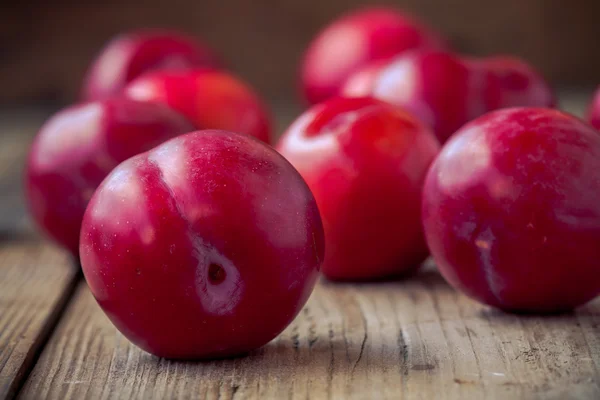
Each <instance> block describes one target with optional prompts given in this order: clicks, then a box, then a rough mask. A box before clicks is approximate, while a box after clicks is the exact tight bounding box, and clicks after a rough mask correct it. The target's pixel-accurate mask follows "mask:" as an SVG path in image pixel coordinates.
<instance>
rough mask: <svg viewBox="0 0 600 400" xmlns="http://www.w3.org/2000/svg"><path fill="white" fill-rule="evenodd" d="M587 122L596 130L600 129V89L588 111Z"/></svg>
mask: <svg viewBox="0 0 600 400" xmlns="http://www.w3.org/2000/svg"><path fill="white" fill-rule="evenodd" d="M586 119H587V121H588V122H589V123H590V124H591V125H592V126H593V127H594V128H596V129H600V87H598V88H597V89H596V92H595V93H594V96H593V98H592V101H591V102H590V105H589V106H588V109H587V115H586Z"/></svg>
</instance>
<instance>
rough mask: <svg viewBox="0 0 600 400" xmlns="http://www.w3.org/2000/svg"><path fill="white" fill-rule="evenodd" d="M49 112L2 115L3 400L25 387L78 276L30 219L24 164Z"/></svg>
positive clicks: (6, 112) (0, 388)
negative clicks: (40, 236)
mask: <svg viewBox="0 0 600 400" xmlns="http://www.w3.org/2000/svg"><path fill="white" fill-rule="evenodd" d="M47 114H48V111H47V110H26V111H23V110H3V111H2V112H1V113H0V132H1V135H2V136H1V139H0V399H4V398H11V397H13V396H14V395H15V394H16V392H17V391H18V389H19V388H20V387H21V386H22V384H23V383H24V381H25V379H26V378H27V374H28V373H29V371H30V370H31V368H32V367H33V364H34V362H35V361H36V358H37V357H38V356H39V353H40V351H41V349H42V347H43V345H44V343H45V342H46V341H47V339H48V337H49V336H50V333H51V330H52V328H54V326H55V325H56V322H57V320H58V317H59V314H60V312H61V310H62V309H63V308H64V305H65V304H66V301H67V299H68V298H69V296H70V294H72V292H73V289H74V287H75V283H76V281H77V277H78V275H79V272H78V269H77V268H73V267H72V266H71V260H70V259H69V257H68V256H67V254H66V253H64V252H62V251H61V250H58V249H56V248H54V247H51V246H50V245H47V244H40V243H39V241H38V240H35V239H34V238H33V235H32V232H31V229H30V224H29V223H28V222H27V220H26V218H25V207H24V201H23V197H22V196H23V194H22V176H23V166H24V161H23V160H24V159H25V155H26V152H27V148H28V146H29V143H30V141H31V139H32V137H33V134H34V133H35V131H36V130H37V128H38V127H39V125H40V124H41V122H42V121H43V118H44V117H45V116H46V115H47Z"/></svg>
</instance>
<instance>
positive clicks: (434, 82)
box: [372, 51, 496, 142]
mask: <svg viewBox="0 0 600 400" xmlns="http://www.w3.org/2000/svg"><path fill="white" fill-rule="evenodd" d="M493 83H494V82H493V77H492V76H491V74H490V73H489V72H488V71H486V70H483V69H481V70H479V69H477V70H476V69H472V68H470V67H469V65H468V64H467V63H465V62H464V61H463V60H462V59H461V58H460V57H458V56H457V55H454V54H452V53H447V52H440V51H415V52H410V53H407V54H405V55H403V56H400V57H398V58H396V59H394V60H393V61H392V62H390V63H389V64H388V65H387V67H384V68H383V69H382V71H381V72H380V73H379V76H378V78H377V79H376V82H375V83H374V85H373V91H372V95H373V96H374V97H376V98H378V99H381V100H385V101H388V102H390V103H392V104H396V105H398V106H400V107H403V108H405V109H407V110H408V111H410V112H412V113H413V114H415V115H416V116H417V117H419V118H420V119H421V120H422V121H423V122H425V123H426V124H428V125H429V126H431V127H432V128H433V129H434V131H435V133H436V135H437V136H438V138H439V139H440V141H441V142H445V141H446V140H447V139H448V138H449V137H450V135H452V133H454V132H455V131H456V130H457V129H458V128H460V127H461V126H462V125H464V124H465V123H467V122H468V121H470V120H471V119H473V118H475V117H478V116H480V115H482V114H483V113H485V112H486V111H487V110H489V109H490V108H491V106H492V104H493V101H495V100H496V95H495V94H494V93H490V92H489V90H492V89H494V86H493Z"/></svg>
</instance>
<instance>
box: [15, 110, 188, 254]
mask: <svg viewBox="0 0 600 400" xmlns="http://www.w3.org/2000/svg"><path fill="white" fill-rule="evenodd" d="M191 130H193V127H192V125H191V124H190V123H189V122H188V121H187V120H186V119H185V118H183V117H182V116H180V115H179V114H177V113H175V112H174V111H172V110H170V109H168V108H167V107H165V106H163V105H160V104H151V103H143V102H138V101H134V100H128V99H117V98H114V99H110V100H105V101H102V102H91V103H85V104H81V105H76V106H72V107H69V108H67V109H65V110H63V111H60V112H59V113H57V114H56V115H54V116H53V117H52V118H51V119H50V120H49V121H48V122H46V123H45V124H44V126H43V127H42V128H41V129H40V131H39V133H38V135H37V136H36V138H35V140H34V141H33V144H32V146H31V149H30V152H29V156H28V159H27V167H26V176H25V181H26V182H25V188H26V199H27V202H28V206H29V210H30V213H31V216H32V217H33V220H34V221H35V222H36V223H37V225H38V226H39V227H40V228H41V229H42V230H43V231H45V232H46V233H47V234H48V235H49V236H50V237H52V238H53V239H54V240H55V241H56V242H57V243H58V244H60V245H61V246H63V247H65V248H67V249H69V250H70V251H71V253H73V255H75V256H77V254H78V250H79V231H80V228H81V219H82V218H83V213H84V211H85V208H86V206H87V203H88V201H89V199H90V198H91V197H92V194H93V193H94V190H95V189H96V187H97V186H98V185H99V184H100V182H102V180H103V179H104V178H105V177H106V176H107V175H108V173H109V172H110V171H111V170H112V169H113V168H114V167H116V166H117V165H118V164H119V163H120V162H121V161H123V160H126V159H127V158H129V157H131V156H134V155H136V154H138V153H141V152H143V151H147V150H149V149H151V148H153V147H155V146H156V145H158V144H160V143H162V142H164V141H165V140H168V139H171V138H173V137H175V136H177V135H179V134H182V133H186V132H190V131H191Z"/></svg>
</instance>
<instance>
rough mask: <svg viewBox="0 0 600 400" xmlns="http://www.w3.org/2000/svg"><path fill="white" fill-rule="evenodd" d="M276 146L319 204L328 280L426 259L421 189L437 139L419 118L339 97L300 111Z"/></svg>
mask: <svg viewBox="0 0 600 400" xmlns="http://www.w3.org/2000/svg"><path fill="white" fill-rule="evenodd" d="M276 148H277V150H279V152H280V153H281V154H283V155H284V156H285V157H286V158H287V159H288V160H289V161H290V162H291V163H292V165H294V166H295V167H296V168H297V169H298V171H299V172H300V173H301V174H302V176H303V177H304V179H305V180H306V182H307V183H308V186H309V187H310V188H311V190H312V192H313V194H314V196H315V198H316V200H317V203H318V205H319V210H320V212H321V218H322V220H323V225H324V228H325V240H326V249H327V251H326V253H325V261H324V262H323V267H322V273H323V274H324V275H325V276H326V277H327V278H329V279H332V280H374V279H381V278H386V277H391V276H398V275H403V274H406V273H407V272H409V271H412V270H414V269H416V268H417V267H418V266H419V264H420V263H421V262H422V261H423V260H424V259H425V258H426V256H427V249H426V245H425V240H424V237H423V232H422V227H421V219H420V207H421V189H422V185H423V181H424V179H425V174H426V172H427V168H428V167H429V165H430V163H431V162H432V160H433V159H434V157H435V156H436V154H437V153H438V151H439V143H438V141H437V140H436V138H435V136H434V134H433V133H432V132H431V131H430V129H429V128H427V127H425V126H424V125H423V124H422V123H420V122H419V121H418V120H417V119H416V118H415V117H413V116H412V115H410V114H408V113H407V112H405V111H404V110H402V109H400V108H398V107H395V106H392V105H390V104H387V103H384V102H381V101H379V100H375V99H372V98H341V97H336V98H333V99H330V100H328V101H327V102H324V103H321V104H318V105H316V106H313V107H312V108H311V109H309V110H308V111H307V112H305V113H304V114H303V115H301V116H300V117H299V118H298V119H297V120H296V121H295V122H294V123H293V124H292V125H291V126H290V127H289V128H288V130H287V131H286V132H285V133H284V135H283V136H282V138H281V140H280V142H279V143H278V144H277V147H276Z"/></svg>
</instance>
